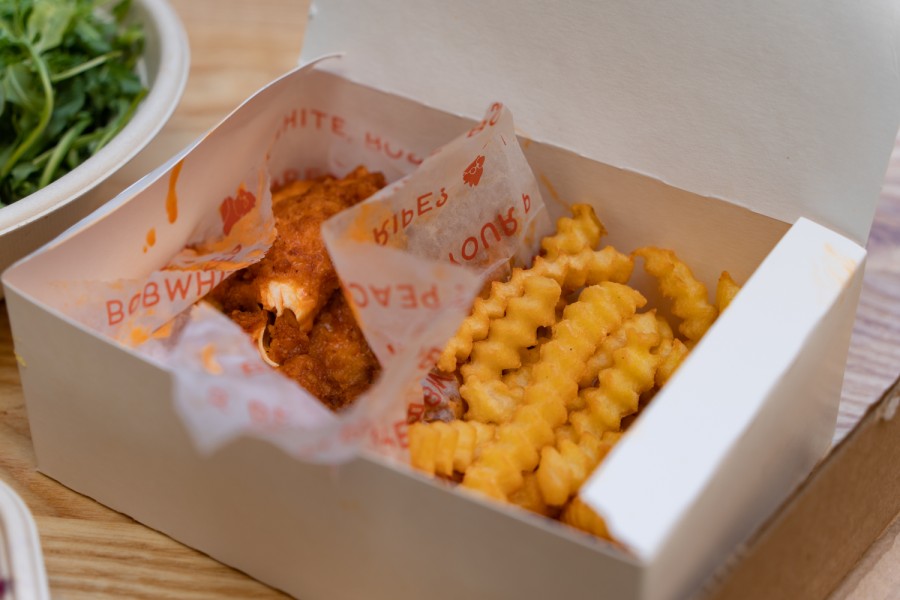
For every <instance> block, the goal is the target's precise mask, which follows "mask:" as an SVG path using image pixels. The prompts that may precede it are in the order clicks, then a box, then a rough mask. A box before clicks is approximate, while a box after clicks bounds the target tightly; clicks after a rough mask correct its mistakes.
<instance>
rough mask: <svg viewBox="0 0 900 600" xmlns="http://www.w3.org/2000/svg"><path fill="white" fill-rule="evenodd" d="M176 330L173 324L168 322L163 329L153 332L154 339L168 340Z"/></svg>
mask: <svg viewBox="0 0 900 600" xmlns="http://www.w3.org/2000/svg"><path fill="white" fill-rule="evenodd" d="M174 328H175V327H174V325H173V322H172V321H167V322H166V323H165V324H164V325H163V326H162V327H160V328H159V329H157V330H156V331H154V332H153V338H154V339H157V340H163V339H166V338H168V337H170V336H171V335H172V331H173V330H174Z"/></svg>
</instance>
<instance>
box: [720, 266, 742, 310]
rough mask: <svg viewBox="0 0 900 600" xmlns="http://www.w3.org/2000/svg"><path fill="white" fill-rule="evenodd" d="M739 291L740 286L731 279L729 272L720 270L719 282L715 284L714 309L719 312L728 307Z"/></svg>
mask: <svg viewBox="0 0 900 600" xmlns="http://www.w3.org/2000/svg"><path fill="white" fill-rule="evenodd" d="M739 291H741V286H739V285H738V284H737V282H736V281H735V280H734V279H732V277H731V273H729V272H728V271H722V274H721V275H719V282H718V284H716V309H717V310H718V311H719V314H722V312H723V311H724V310H725V309H726V308H728V305H729V304H731V301H732V300H734V297H735V296H737V293H738V292H739Z"/></svg>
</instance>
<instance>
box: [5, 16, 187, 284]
mask: <svg viewBox="0 0 900 600" xmlns="http://www.w3.org/2000/svg"><path fill="white" fill-rule="evenodd" d="M132 13H133V14H132V15H131V18H133V19H134V20H136V21H141V22H143V24H144V34H145V39H146V41H145V46H144V56H143V60H142V63H141V64H142V68H143V69H144V71H145V72H144V74H145V75H146V82H147V86H148V88H149V92H148V94H147V97H146V98H144V100H143V101H142V102H141V104H140V105H139V106H138V108H137V110H136V111H135V113H134V115H133V116H132V118H131V121H129V123H128V124H127V125H126V126H125V127H124V128H123V129H122V131H120V132H119V134H118V135H116V136H115V137H114V138H113V139H112V140H110V142H109V143H108V144H107V145H106V146H104V147H103V148H102V149H100V151H99V152H97V153H96V154H95V155H94V156H92V157H91V158H89V159H88V160H86V161H85V162H83V163H82V164H81V165H79V166H78V167H76V168H75V169H73V170H72V171H70V172H69V173H67V174H65V175H63V176H62V177H60V178H59V179H57V180H56V181H54V182H53V183H51V184H50V185H48V186H46V187H44V188H42V189H40V190H38V191H37V192H35V193H33V194H31V195H29V196H26V197H25V198H22V199H21V200H19V201H17V202H14V203H13V204H10V205H9V206H4V207H2V208H0V271H2V270H4V269H6V267H8V266H9V265H10V264H12V263H13V262H14V261H16V260H17V259H19V258H21V257H23V256H25V255H26V254H28V253H29V252H31V251H32V250H35V249H36V248H38V247H40V246H42V245H43V244H44V243H46V242H48V241H50V240H51V239H53V238H54V237H55V236H56V235H57V234H59V233H61V232H62V231H64V230H65V229H66V228H68V227H69V226H70V225H72V224H73V223H75V222H76V221H78V220H79V219H81V218H82V217H84V216H85V215H86V214H87V212H89V211H90V209H89V208H83V207H81V208H80V207H79V205H78V204H79V199H82V198H84V197H85V194H86V193H87V192H88V191H90V190H91V189H92V188H94V187H95V186H97V185H98V184H99V183H101V182H103V181H104V180H106V179H108V178H109V177H110V175H112V174H113V173H115V172H116V171H117V170H118V169H119V168H121V167H122V166H123V165H124V164H125V163H126V162H128V161H129V160H130V159H131V158H132V157H134V155H135V154H137V153H138V152H139V151H140V150H141V149H143V148H144V147H145V146H146V145H147V144H148V143H149V142H150V141H151V140H152V139H153V138H154V136H156V134H157V133H159V130H160V129H162V127H163V125H164V124H165V123H166V121H167V120H168V119H169V117H170V116H171V115H172V112H173V111H174V110H175V106H176V105H177V104H178V101H179V100H180V99H181V95H182V93H183V92H184V86H185V83H186V82H187V76H188V67H189V65H190V50H189V47H188V39H187V34H186V33H185V31H184V27H183V26H182V24H181V21H180V20H179V18H178V15H176V14H175V11H174V10H173V9H172V7H171V6H169V4H168V3H167V2H166V1H165V0H135V2H134V4H133V6H132ZM91 208H93V207H91ZM0 297H2V292H0Z"/></svg>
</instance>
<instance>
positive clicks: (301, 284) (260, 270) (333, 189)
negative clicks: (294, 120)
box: [207, 167, 385, 409]
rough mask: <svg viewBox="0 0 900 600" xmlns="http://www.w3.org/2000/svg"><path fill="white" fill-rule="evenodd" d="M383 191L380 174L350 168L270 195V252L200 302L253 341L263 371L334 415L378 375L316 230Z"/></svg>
mask: <svg viewBox="0 0 900 600" xmlns="http://www.w3.org/2000/svg"><path fill="white" fill-rule="evenodd" d="M384 185H385V181H384V176H383V175H382V174H381V173H369V172H368V171H367V170H366V169H365V168H364V167H357V168H356V169H355V170H354V171H353V172H352V173H350V174H349V175H347V176H346V177H345V178H344V179H334V178H332V177H325V178H321V179H318V180H315V181H312V182H299V183H297V182H295V183H292V184H288V185H287V186H285V187H284V188H282V189H281V190H278V191H276V192H274V195H273V197H274V198H276V199H277V202H275V203H274V206H273V212H274V214H275V228H276V231H277V235H276V238H275V242H274V243H273V244H272V247H271V248H270V249H269V251H268V252H267V253H266V256H265V257H264V258H263V259H262V260H260V261H259V262H258V263H256V264H254V265H251V266H249V267H247V268H246V269H241V270H240V271H237V272H236V273H234V274H232V275H231V276H230V277H228V278H227V279H225V281H223V282H222V283H221V284H219V285H218V286H217V287H216V288H215V289H214V290H213V291H212V292H211V293H210V294H209V295H208V296H207V299H208V300H210V301H211V302H212V303H213V304H215V305H216V306H217V307H218V308H219V309H220V310H222V312H224V313H225V314H226V315H228V316H229V317H230V318H231V319H232V320H233V321H235V322H236V323H238V324H239V325H240V326H241V327H242V328H243V329H244V330H245V331H246V332H247V333H249V334H250V335H251V336H252V337H253V338H254V340H255V341H256V342H257V344H258V345H259V347H260V352H261V354H262V356H263V358H264V359H265V360H266V361H267V362H268V363H269V364H271V365H273V366H278V367H280V368H281V370H282V371H284V372H285V374H286V375H288V376H289V377H291V378H293V379H296V380H297V381H298V382H300V384H301V385H303V387H305V388H306V389H307V390H308V391H310V392H311V393H312V394H314V395H315V396H317V397H318V398H320V399H321V400H322V401H323V402H325V404H327V405H328V406H330V407H331V408H333V409H337V408H340V407H343V406H344V405H346V404H347V403H348V402H350V401H351V400H352V399H353V398H355V397H356V396H357V395H358V394H359V393H361V392H362V391H363V390H365V389H366V388H367V387H368V385H369V384H370V383H371V382H372V380H373V379H374V377H375V374H377V372H378V370H379V368H380V367H379V365H378V362H377V360H376V359H375V357H374V355H373V354H372V352H371V350H370V349H369V346H368V344H367V343H366V341H365V338H364V337H363V335H362V331H360V329H359V327H358V325H357V324H356V321H355V319H354V318H353V313H352V311H351V310H350V307H349V306H348V305H347V303H346V301H345V300H344V298H343V296H342V295H341V293H340V290H339V286H340V283H339V281H338V277H337V273H336V272H335V270H334V266H333V265H332V263H331V259H330V258H329V256H328V252H327V250H326V248H325V243H324V241H323V240H322V235H321V226H322V223H323V222H324V221H325V220H326V219H328V218H329V217H331V216H333V215H335V214H337V213H338V212H340V211H341V210H344V209H345V208H348V207H350V206H353V205H354V204H357V203H359V202H361V201H362V200H364V199H366V198H367V197H369V196H371V195H372V194H374V193H375V192H377V191H378V190H379V189H381V188H382V187H384Z"/></svg>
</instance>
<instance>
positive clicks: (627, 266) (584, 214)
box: [438, 204, 634, 373]
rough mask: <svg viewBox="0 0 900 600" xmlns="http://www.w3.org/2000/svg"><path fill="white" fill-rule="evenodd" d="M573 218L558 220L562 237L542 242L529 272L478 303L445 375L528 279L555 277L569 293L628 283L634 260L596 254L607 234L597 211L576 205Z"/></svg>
mask: <svg viewBox="0 0 900 600" xmlns="http://www.w3.org/2000/svg"><path fill="white" fill-rule="evenodd" d="M572 212H573V214H574V215H575V217H574V218H567V217H563V218H561V219H559V220H558V221H557V233H556V234H555V235H552V236H548V237H546V238H544V240H543V241H542V243H541V245H542V247H543V248H544V251H545V254H546V256H539V257H537V258H536V259H535V262H534V265H533V266H532V267H531V268H530V269H520V268H516V269H513V272H512V274H511V276H510V278H509V281H506V282H499V281H495V282H493V283H492V284H491V292H490V295H489V296H488V297H487V298H476V299H475V303H474V304H473V306H472V313H471V314H470V315H469V316H468V317H467V318H466V319H465V320H464V321H463V322H462V325H461V326H460V328H459V330H458V331H457V333H456V335H455V336H454V337H453V338H452V339H451V340H450V342H449V343H448V344H447V346H446V347H445V348H444V351H443V353H442V354H441V357H440V359H439V360H438V368H439V369H440V370H442V371H444V372H446V373H450V372H453V371H454V370H455V369H456V366H457V364H459V363H461V362H463V361H465V360H466V358H467V357H468V356H469V353H470V352H471V351H472V343H473V342H476V341H478V340H480V339H484V337H485V336H486V335H487V334H488V329H489V324H490V320H491V319H495V318H497V317H499V316H501V315H502V314H503V313H504V311H505V310H506V303H507V302H508V301H509V299H510V298H515V297H517V296H520V295H521V294H522V290H523V286H524V284H525V281H526V280H527V278H528V277H532V276H541V277H544V276H547V277H551V278H552V279H555V280H556V281H557V283H559V284H560V285H562V286H563V287H564V288H568V289H569V290H570V291H571V290H574V289H578V288H580V287H582V286H584V285H593V284H596V283H600V282H601V281H617V282H619V283H625V282H626V281H628V278H629V277H630V276H631V269H632V267H633V264H634V263H633V261H632V260H631V259H630V257H628V256H625V255H623V254H621V253H619V252H617V251H616V250H615V249H613V248H604V249H603V250H601V251H599V252H595V251H594V250H593V248H595V247H596V246H597V244H598V243H599V242H600V238H601V236H603V235H605V233H606V230H605V229H604V227H603V224H602V223H600V220H599V219H598V218H597V216H596V214H594V210H593V209H592V208H591V207H590V206H588V205H584V204H576V205H574V206H573V207H572ZM579 279H581V282H580V283H579V282H578V280H579Z"/></svg>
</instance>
